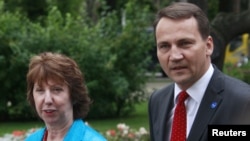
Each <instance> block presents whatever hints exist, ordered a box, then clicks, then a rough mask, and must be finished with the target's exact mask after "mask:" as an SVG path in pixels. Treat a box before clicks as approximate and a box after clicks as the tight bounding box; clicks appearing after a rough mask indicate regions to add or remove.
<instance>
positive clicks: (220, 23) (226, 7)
mask: <svg viewBox="0 0 250 141" xmlns="http://www.w3.org/2000/svg"><path fill="white" fill-rule="evenodd" d="M188 2H191V3H195V4H197V5H198V6H199V7H201V8H202V9H207V8H206V6H207V4H205V3H206V0H189V1H188ZM240 2H241V1H240V0H228V1H223V0H220V1H219V11H218V14H217V15H216V16H215V17H214V18H213V19H212V20H211V29H212V30H211V35H212V36H213V39H214V43H215V49H214V52H213V54H212V62H213V63H214V64H215V65H216V66H217V67H218V68H219V69H220V70H222V69H223V65H224V57H225V50H226V45H227V44H228V43H229V42H230V41H231V40H232V39H233V38H234V37H236V36H239V35H241V34H243V33H250V26H249V25H250V17H249V15H250V9H247V10H240V8H239V5H240ZM242 2H244V3H247V2H248V3H249V1H244V0H242ZM204 6H205V7H204ZM205 12H206V11H205Z"/></svg>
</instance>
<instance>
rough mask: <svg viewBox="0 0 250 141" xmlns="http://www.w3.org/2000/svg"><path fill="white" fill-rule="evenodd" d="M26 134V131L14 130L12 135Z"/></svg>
mask: <svg viewBox="0 0 250 141" xmlns="http://www.w3.org/2000/svg"><path fill="white" fill-rule="evenodd" d="M24 134H25V131H20V130H15V131H13V132H12V135H13V136H15V137H19V136H23V135H24Z"/></svg>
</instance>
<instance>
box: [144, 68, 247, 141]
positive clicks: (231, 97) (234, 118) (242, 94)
mask: <svg viewBox="0 0 250 141" xmlns="http://www.w3.org/2000/svg"><path fill="white" fill-rule="evenodd" d="M173 101H174V84H170V85H168V86H166V87H164V88H162V89H160V90H158V91H155V92H153V94H152V95H151V96H150V99H149V103H148V110H149V111H148V113H149V126H150V135H151V141H168V138H169V137H167V135H166V133H167V127H166V125H167V121H168V116H169V114H170V111H171V109H172V108H173V106H174V105H173ZM212 103H217V106H215V108H212V107H211V105H212ZM210 124H211V125H213V124H230V125H231V124H250V85H249V84H247V83H244V82H243V81H240V80H238V79H235V78H232V77H230V76H227V75H225V74H223V73H222V72H221V71H220V70H218V69H217V68H216V67H215V66H214V73H213V75H212V78H211V80H210V82H209V84H208V86H207V89H206V91H205V94H204V96H203V98H202V101H201V104H200V106H199V109H198V111H197V115H196V117H195V120H194V122H193V125H192V127H191V130H190V133H189V135H188V138H187V141H208V133H207V132H208V125H210Z"/></svg>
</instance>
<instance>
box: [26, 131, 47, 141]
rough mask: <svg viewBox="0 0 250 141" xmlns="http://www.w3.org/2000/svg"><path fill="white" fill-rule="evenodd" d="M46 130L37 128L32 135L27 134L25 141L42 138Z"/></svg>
mask: <svg viewBox="0 0 250 141" xmlns="http://www.w3.org/2000/svg"><path fill="white" fill-rule="evenodd" d="M44 131H45V128H41V129H37V130H36V131H35V132H33V133H31V134H30V135H27V137H26V139H25V141H35V140H37V141H39V140H42V137H43V134H44Z"/></svg>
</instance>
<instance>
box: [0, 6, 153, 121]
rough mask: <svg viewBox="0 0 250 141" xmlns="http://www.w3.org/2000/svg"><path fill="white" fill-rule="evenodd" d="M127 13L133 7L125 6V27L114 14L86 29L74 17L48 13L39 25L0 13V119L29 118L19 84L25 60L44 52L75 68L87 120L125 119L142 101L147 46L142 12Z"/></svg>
mask: <svg viewBox="0 0 250 141" xmlns="http://www.w3.org/2000/svg"><path fill="white" fill-rule="evenodd" d="M133 7H136V3H130V4H128V5H127V8H126V9H128V10H127V14H128V15H130V16H128V18H127V19H126V25H125V26H122V25H121V24H120V22H119V19H120V17H118V16H116V14H115V12H114V13H109V14H107V15H106V16H103V17H102V18H101V19H100V20H99V21H98V23H97V24H96V25H89V23H88V22H87V20H86V19H82V18H80V17H81V16H80V15H79V16H78V17H75V16H72V15H71V14H69V13H68V14H66V15H65V16H62V14H61V12H60V11H59V10H58V9H57V7H52V8H51V10H50V11H49V13H48V16H46V18H45V20H44V21H43V22H42V24H40V23H35V22H32V21H30V20H28V18H26V17H25V16H23V15H20V14H19V13H10V12H8V11H5V10H3V9H1V13H0V14H1V15H0V67H1V69H0V80H1V81H2V82H1V84H2V87H1V88H0V91H1V93H2V94H1V95H0V112H1V116H0V119H30V118H34V117H35V115H34V114H33V112H32V111H31V110H27V109H30V108H28V104H27V102H26V100H25V99H26V81H25V80H26V73H27V68H28V62H29V58H30V57H31V56H32V55H33V54H38V53H40V52H44V51H53V52H61V53H64V54H66V55H68V56H70V57H72V58H73V59H75V60H76V62H77V63H78V64H79V66H80V68H81V70H82V71H83V73H84V76H85V78H86V84H87V86H88V89H89V93H90V96H91V98H92V99H93V101H94V103H93V106H92V109H91V112H90V114H89V117H92V118H101V117H114V116H124V115H128V114H130V113H131V111H133V109H134V104H135V103H139V102H142V101H143V100H145V94H144V91H143V86H144V84H145V82H146V77H145V76H144V74H145V71H146V70H145V68H146V65H147V62H148V54H147V53H148V50H149V49H150V48H151V45H152V44H153V37H152V35H151V34H148V33H146V24H145V21H144V20H147V19H146V17H147V16H146V15H147V12H148V11H147V8H145V9H144V8H139V7H138V8H134V9H133ZM1 8H2V7H1ZM138 9H141V12H139V10H138ZM134 10H137V12H134ZM9 103H11V104H9Z"/></svg>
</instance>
